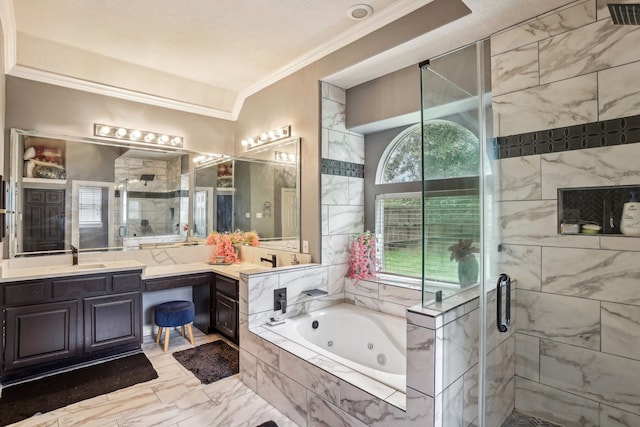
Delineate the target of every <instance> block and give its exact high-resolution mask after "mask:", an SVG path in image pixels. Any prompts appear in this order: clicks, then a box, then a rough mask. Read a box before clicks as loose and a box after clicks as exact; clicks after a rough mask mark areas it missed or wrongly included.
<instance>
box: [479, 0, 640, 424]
mask: <svg viewBox="0 0 640 427" xmlns="http://www.w3.org/2000/svg"><path fill="white" fill-rule="evenodd" d="M616 2H618V1H616ZM606 3H607V2H606V1H603V0H598V1H596V0H589V1H581V2H576V3H573V4H572V5H570V6H568V7H565V8H563V9H561V10H558V11H556V12H554V13H551V14H548V15H545V16H541V17H538V18H536V19H534V20H532V21H530V22H526V23H524V24H521V25H519V26H517V27H514V28H511V29H508V30H506V31H504V32H502V33H500V34H497V35H495V36H494V37H492V40H491V47H492V67H493V95H494V110H495V112H496V113H497V114H495V117H496V121H495V125H496V126H495V129H497V130H498V132H499V136H508V135H517V134H522V133H526V132H532V131H538V130H545V129H553V128H561V127H564V126H573V125H580V124H585V123H591V122H598V121H604V120H610V119H616V118H619V117H627V116H633V115H638V114H640V103H639V102H638V99H640V96H638V95H640V93H638V92H640V88H639V87H638V85H637V84H636V80H637V79H636V77H637V75H638V74H639V73H640V50H639V49H638V48H637V46H638V45H639V43H640V27H635V26H614V25H613V24H612V23H611V21H610V19H609V16H608V9H607V7H606ZM639 142H640V141H636V140H633V141H625V143H624V144H621V145H612V146H606V145H605V146H602V147H596V148H588V149H578V150H574V151H564V152H554V153H545V154H534V155H527V156H523V157H510V158H504V159H502V160H500V167H501V194H500V198H501V201H500V205H501V233H502V243H503V251H502V263H503V269H504V270H505V271H508V272H510V273H511V274H512V276H513V277H514V278H516V279H517V281H518V300H517V304H516V323H515V326H516V331H517V333H516V334H515V374H516V378H515V407H516V409H518V410H520V411H522V412H525V413H530V414H532V415H537V416H539V417H541V418H545V419H548V420H551V421H554V422H557V423H559V424H562V425H566V426H603V427H604V426H613V425H615V426H637V425H640V388H639V387H638V384H639V383H640V344H638V343H640V287H639V283H638V279H639V278H640V270H639V267H638V266H640V239H639V238H633V237H623V236H604V235H603V236H585V235H573V236H569V235H559V234H558V231H557V215H558V200H557V189H558V188H559V187H563V188H567V187H570V188H578V187H589V186H613V185H640V171H639V169H638V162H637V159H639V158H640V143H639Z"/></svg>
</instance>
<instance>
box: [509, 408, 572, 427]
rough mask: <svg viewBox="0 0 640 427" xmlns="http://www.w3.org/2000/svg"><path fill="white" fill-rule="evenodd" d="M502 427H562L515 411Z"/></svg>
mask: <svg viewBox="0 0 640 427" xmlns="http://www.w3.org/2000/svg"><path fill="white" fill-rule="evenodd" d="M502 427H562V426H559V425H558V424H554V423H551V422H549V421H546V420H543V419H540V418H536V417H532V416H530V415H525V414H523V413H521V412H518V411H513V412H512V413H511V415H509V418H507V419H506V420H505V422H504V423H502Z"/></svg>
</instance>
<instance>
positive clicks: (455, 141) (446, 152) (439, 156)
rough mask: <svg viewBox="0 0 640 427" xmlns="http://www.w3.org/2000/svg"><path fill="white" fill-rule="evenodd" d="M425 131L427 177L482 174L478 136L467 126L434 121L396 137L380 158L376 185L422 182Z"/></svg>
mask: <svg viewBox="0 0 640 427" xmlns="http://www.w3.org/2000/svg"><path fill="white" fill-rule="evenodd" d="M421 130H422V131H424V168H425V170H424V176H425V179H440V178H452V177H463V176H476V175H478V166H479V157H478V156H479V151H478V138H477V137H476V136H475V135H474V134H473V133H472V132H471V131H470V130H469V129H467V128H465V127H463V126H462V125H459V124H458V123H454V122H451V121H448V120H431V121H428V122H426V123H425V124H424V127H422V125H421V124H420V123H416V124H415V125H412V126H409V127H408V128H406V129H405V130H403V131H402V132H401V133H400V134H398V136H396V137H395V138H394V139H393V140H392V141H391V142H390V143H389V145H388V146H387V148H386V150H385V151H384V153H383V154H382V157H381V158H380V163H379V164H378V170H377V173H376V184H397V183H402V182H419V181H420V180H421V179H422V173H421V171H420V168H421V163H420V152H421V144H422V141H421V139H420V131H421Z"/></svg>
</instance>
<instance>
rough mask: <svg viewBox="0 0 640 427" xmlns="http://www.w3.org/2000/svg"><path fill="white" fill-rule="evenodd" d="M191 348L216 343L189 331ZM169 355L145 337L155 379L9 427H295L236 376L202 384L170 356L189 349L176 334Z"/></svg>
mask: <svg viewBox="0 0 640 427" xmlns="http://www.w3.org/2000/svg"><path fill="white" fill-rule="evenodd" d="M193 332H194V337H195V339H196V345H200V344H204V343H207V342H211V341H215V340H218V339H220V337H219V336H217V335H214V334H212V335H205V334H203V333H202V332H200V331H199V330H197V329H194V331H193ZM169 344H170V346H169V350H170V351H169V352H167V353H165V352H163V351H162V348H161V347H160V346H158V345H157V344H155V342H154V338H153V337H151V336H146V337H144V342H143V345H142V348H143V351H144V353H145V354H146V356H147V357H148V358H149V360H150V361H151V363H152V364H153V366H154V368H155V369H156V371H157V372H158V378H156V379H154V380H151V381H148V382H146V383H141V384H136V385H134V386H131V387H127V388H125V389H121V390H118V391H115V392H112V393H108V394H106V395H101V396H97V397H94V398H92V399H88V400H84V401H81V402H77V403H74V404H71V405H68V406H66V407H64V408H59V409H56V410H54V411H51V412H47V413H44V414H38V415H35V416H33V417H31V418H28V419H26V420H23V421H20V422H18V423H15V424H11V426H12V427H62V426H83V427H85V426H100V427H105V426H106V427H124V426H144V427H149V426H163V427H186V426H198V427H200V426H222V425H224V426H225V427H227V426H228V427H252V426H257V425H260V424H261V423H264V422H266V421H269V420H273V421H275V422H276V423H277V424H278V426H279V427H294V426H296V424H295V423H293V422H292V421H291V420H290V419H288V418H287V417H286V416H285V415H283V414H282V413H281V412H280V411H278V410H277V409H275V408H274V407H273V406H271V405H270V404H269V403H268V402H266V401H265V400H264V399H262V398H261V397H260V396H258V395H257V394H256V393H254V392H253V391H252V390H251V389H250V388H248V387H246V386H245V385H244V384H242V382H240V379H239V377H238V375H234V376H232V377H228V378H225V379H222V380H220V381H217V382H215V383H212V384H208V385H204V384H201V383H200V381H199V380H198V379H197V378H196V377H195V376H194V375H193V374H192V373H191V372H189V371H188V370H186V369H185V368H184V367H183V366H182V365H180V364H179V363H178V362H177V361H176V360H175V358H174V357H173V356H172V355H171V352H175V351H180V350H185V349H187V348H190V347H191V345H190V344H189V343H188V341H186V340H185V339H184V338H182V337H181V336H180V334H179V333H176V334H174V335H172V336H171V340H170V343H169Z"/></svg>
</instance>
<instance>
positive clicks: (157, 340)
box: [156, 326, 162, 344]
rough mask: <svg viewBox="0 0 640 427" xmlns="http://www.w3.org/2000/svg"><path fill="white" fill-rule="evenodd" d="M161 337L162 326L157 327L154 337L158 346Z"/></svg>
mask: <svg viewBox="0 0 640 427" xmlns="http://www.w3.org/2000/svg"><path fill="white" fill-rule="evenodd" d="M161 335H162V326H158V336H157V337H156V344H160V336H161Z"/></svg>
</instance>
